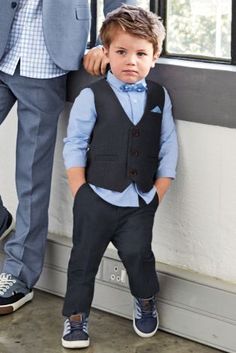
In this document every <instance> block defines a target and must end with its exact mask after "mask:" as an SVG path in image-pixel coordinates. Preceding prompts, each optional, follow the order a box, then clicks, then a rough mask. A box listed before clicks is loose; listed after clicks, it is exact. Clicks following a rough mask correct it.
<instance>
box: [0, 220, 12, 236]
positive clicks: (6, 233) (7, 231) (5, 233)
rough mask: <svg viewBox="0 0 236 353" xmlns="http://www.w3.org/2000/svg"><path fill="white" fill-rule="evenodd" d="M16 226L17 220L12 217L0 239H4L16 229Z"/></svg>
mask: <svg viewBox="0 0 236 353" xmlns="http://www.w3.org/2000/svg"><path fill="white" fill-rule="evenodd" d="M14 226H15V222H14V219H13V218H12V222H11V224H10V226H9V227H8V228H7V229H6V230H5V232H3V234H2V235H1V237H0V240H3V239H4V238H6V237H7V236H8V234H10V233H11V231H12V230H13V229H14Z"/></svg>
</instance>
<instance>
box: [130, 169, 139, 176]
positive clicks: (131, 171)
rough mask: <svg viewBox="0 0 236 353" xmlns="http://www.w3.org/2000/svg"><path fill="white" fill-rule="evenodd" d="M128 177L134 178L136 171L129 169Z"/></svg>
mask: <svg viewBox="0 0 236 353" xmlns="http://www.w3.org/2000/svg"><path fill="white" fill-rule="evenodd" d="M129 175H130V176H132V177H134V176H136V175H138V171H137V170H136V169H130V171H129Z"/></svg>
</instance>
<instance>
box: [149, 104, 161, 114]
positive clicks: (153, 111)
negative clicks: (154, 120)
mask: <svg viewBox="0 0 236 353" xmlns="http://www.w3.org/2000/svg"><path fill="white" fill-rule="evenodd" d="M151 112H152V113H161V109H160V108H159V107H158V105H156V106H155V108H153V109H152V110H151Z"/></svg>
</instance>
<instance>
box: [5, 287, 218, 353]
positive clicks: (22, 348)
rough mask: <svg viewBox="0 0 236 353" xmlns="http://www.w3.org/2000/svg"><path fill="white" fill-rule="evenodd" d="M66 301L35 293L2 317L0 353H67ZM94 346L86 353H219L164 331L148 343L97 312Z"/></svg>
mask: <svg viewBox="0 0 236 353" xmlns="http://www.w3.org/2000/svg"><path fill="white" fill-rule="evenodd" d="M62 303H63V299H62V298H59V297H56V296H53V295H51V294H47V293H44V292H40V291H35V297H34V300H33V302H32V303H28V304H26V305H25V306H24V307H23V308H21V309H20V310H18V311H17V312H15V313H14V314H11V315H7V316H1V317H0V322H1V324H0V353H66V352H73V351H78V350H67V349H64V348H62V347H61V344H60V339H61V333H62V327H63V318H62V317H61V308H62ZM89 323H90V325H89V329H90V330H89V331H90V338H91V346H90V347H89V348H87V349H82V350H79V351H80V352H83V353H217V352H218V353H219V352H220V351H219V350H217V349H213V348H209V347H206V346H203V345H201V344H198V343H195V342H192V341H189V340H186V339H184V338H180V337H177V336H174V335H171V334H168V333H166V332H163V331H158V332H157V334H156V335H155V336H154V337H152V338H149V339H142V338H140V337H138V336H137V335H136V334H135V333H134V332H133V329H132V322H131V321H130V320H126V319H123V318H120V317H117V316H114V315H111V314H107V313H104V312H102V311H98V310H92V312H91V316H90V322H89Z"/></svg>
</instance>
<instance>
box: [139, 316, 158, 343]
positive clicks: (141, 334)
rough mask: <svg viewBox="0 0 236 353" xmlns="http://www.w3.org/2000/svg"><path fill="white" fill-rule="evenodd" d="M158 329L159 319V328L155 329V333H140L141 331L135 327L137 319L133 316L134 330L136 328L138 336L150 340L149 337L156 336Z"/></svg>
mask: <svg viewBox="0 0 236 353" xmlns="http://www.w3.org/2000/svg"><path fill="white" fill-rule="evenodd" d="M158 327H159V319H158V318H157V326H156V328H155V330H154V331H152V332H150V333H144V332H142V331H139V329H138V328H137V327H136V325H135V317H134V316H133V328H134V331H135V332H136V333H137V335H138V336H139V337H142V338H149V337H152V336H154V335H155V333H156V332H157V330H158Z"/></svg>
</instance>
